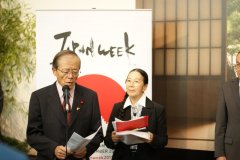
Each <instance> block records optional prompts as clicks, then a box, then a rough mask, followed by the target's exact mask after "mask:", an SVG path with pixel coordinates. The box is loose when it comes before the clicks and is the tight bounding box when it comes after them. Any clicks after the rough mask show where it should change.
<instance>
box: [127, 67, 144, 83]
mask: <svg viewBox="0 0 240 160" xmlns="http://www.w3.org/2000/svg"><path fill="white" fill-rule="evenodd" d="M134 71H135V72H138V73H140V74H141V75H142V76H143V83H144V84H148V74H147V72H145V71H144V70H143V69H140V68H134V69H132V70H131V71H130V72H129V73H128V74H130V73H131V72H134Z"/></svg>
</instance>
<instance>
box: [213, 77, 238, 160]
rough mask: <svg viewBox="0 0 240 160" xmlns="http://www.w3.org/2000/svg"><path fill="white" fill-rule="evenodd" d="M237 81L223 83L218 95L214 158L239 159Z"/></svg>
mask: <svg viewBox="0 0 240 160" xmlns="http://www.w3.org/2000/svg"><path fill="white" fill-rule="evenodd" d="M239 148H240V97H239V80H238V78H236V79H233V80H232V81H230V82H227V83H225V84H224V85H223V86H222V88H221V91H220V94H219V101H218V109H217V116H216V127H215V156H216V157H219V156H226V157H227V160H239V158H240V151H239Z"/></svg>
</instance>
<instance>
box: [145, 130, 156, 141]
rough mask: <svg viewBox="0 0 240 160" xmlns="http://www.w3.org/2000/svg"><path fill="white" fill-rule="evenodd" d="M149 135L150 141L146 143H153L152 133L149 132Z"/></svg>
mask: <svg viewBox="0 0 240 160" xmlns="http://www.w3.org/2000/svg"><path fill="white" fill-rule="evenodd" d="M148 134H149V140H146V143H151V142H152V140H153V137H154V135H153V134H152V133H151V132H148Z"/></svg>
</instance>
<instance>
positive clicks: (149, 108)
mask: <svg viewBox="0 0 240 160" xmlns="http://www.w3.org/2000/svg"><path fill="white" fill-rule="evenodd" d="M152 109H153V103H152V102H151V101H150V99H149V98H147V99H146V106H145V107H143V108H142V113H141V116H149V117H151V115H152V111H153V110H152Z"/></svg>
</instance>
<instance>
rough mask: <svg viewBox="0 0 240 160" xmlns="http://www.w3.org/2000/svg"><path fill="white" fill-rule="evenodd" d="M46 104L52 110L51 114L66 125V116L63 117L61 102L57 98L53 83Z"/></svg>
mask: <svg viewBox="0 0 240 160" xmlns="http://www.w3.org/2000/svg"><path fill="white" fill-rule="evenodd" d="M48 104H49V107H51V109H52V110H53V112H52V113H53V114H55V115H56V116H57V118H58V119H59V120H60V122H61V123H62V124H64V125H67V123H66V116H65V115H64V114H65V112H64V111H63V109H62V105H61V100H60V98H59V96H58V92H57V87H56V84H55V83H54V84H53V85H52V87H51V89H50V92H49V99H48Z"/></svg>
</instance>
